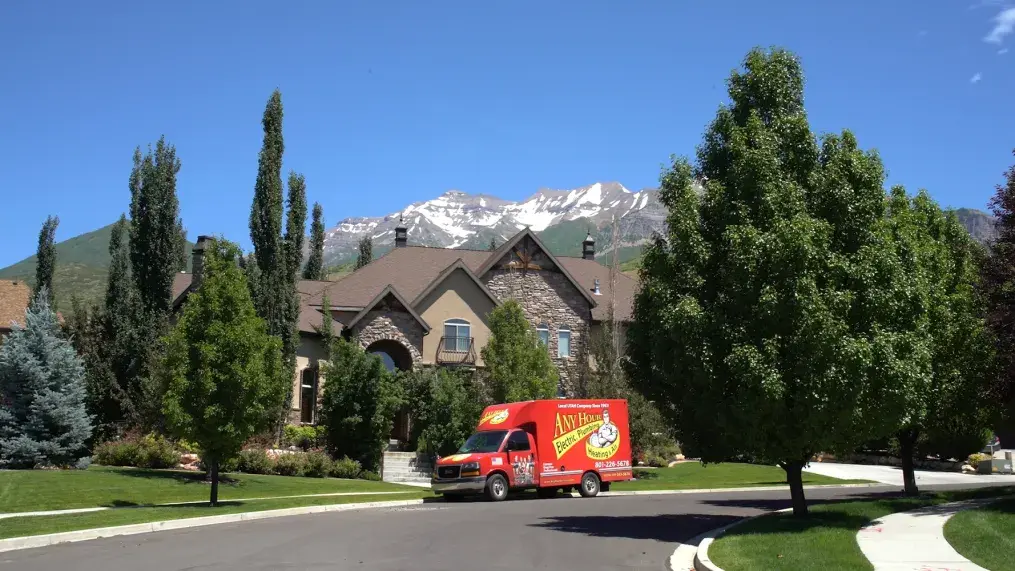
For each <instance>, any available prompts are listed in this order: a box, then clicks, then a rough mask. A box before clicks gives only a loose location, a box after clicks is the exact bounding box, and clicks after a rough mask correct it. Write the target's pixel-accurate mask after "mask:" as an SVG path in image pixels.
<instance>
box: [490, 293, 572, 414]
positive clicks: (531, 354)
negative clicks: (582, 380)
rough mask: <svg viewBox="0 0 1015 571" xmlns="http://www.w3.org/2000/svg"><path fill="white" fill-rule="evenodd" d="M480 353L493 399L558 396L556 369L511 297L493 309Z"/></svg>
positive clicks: (507, 400)
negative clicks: (488, 330) (484, 343)
mask: <svg viewBox="0 0 1015 571" xmlns="http://www.w3.org/2000/svg"><path fill="white" fill-rule="evenodd" d="M481 353H482V356H483V363H484V364H485V365H486V373H487V378H488V383H489V390H490V396H491V397H492V398H493V400H494V402H498V403H508V402H520V401H526V400H533V399H548V398H553V397H555V396H556V394H557V383H558V376H557V369H556V367H554V365H553V361H551V360H550V355H549V353H547V351H546V347H545V346H544V345H543V344H542V343H541V342H540V341H539V338H538V337H537V336H536V332H535V331H534V330H533V329H532V326H531V325H529V322H528V320H527V319H525V313H524V311H522V307H521V306H520V305H518V302H516V301H514V300H508V301H506V302H504V303H503V304H501V305H500V306H498V307H496V308H495V309H494V310H493V311H491V312H490V340H489V341H488V342H487V344H486V346H485V347H483V350H482V352H481Z"/></svg>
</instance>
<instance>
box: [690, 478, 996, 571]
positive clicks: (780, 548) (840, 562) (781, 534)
mask: <svg viewBox="0 0 1015 571" xmlns="http://www.w3.org/2000/svg"><path fill="white" fill-rule="evenodd" d="M1012 492H1015V488H1011V487H1004V488H997V487H995V488H981V489H978V490H967V491H960V492H939V493H929V494H923V495H921V496H919V497H916V498H904V497H901V496H900V497H897V498H886V499H877V500H869V501H852V502H841V503H832V504H823V505H816V506H812V507H811V509H810V514H809V515H808V517H806V518H800V519H797V518H795V517H793V515H792V514H791V513H778V514H771V515H767V516H763V517H760V518H758V519H755V520H752V521H749V522H747V523H745V524H743V525H740V526H737V527H735V528H733V529H731V530H730V531H729V533H728V534H726V535H724V536H722V537H720V538H719V539H718V540H716V541H715V542H714V543H713V544H712V547H711V548H709V550H708V556H709V558H710V559H712V561H713V562H714V563H715V564H716V565H718V566H719V567H722V568H723V569H725V570H726V571H739V570H745V571H746V570H753V569H765V570H766V571H769V570H772V571H782V570H785V571H789V570H793V571H797V570H805V569H806V570H811V569H835V570H836V571H839V570H843V571H850V570H861V569H862V570H866V571H869V570H870V569H872V567H871V564H870V562H869V561H867V558H866V557H864V555H863V553H862V552H861V551H860V546H859V545H858V544H857V542H856V534H857V532H858V531H859V530H860V528H861V527H863V526H864V525H866V524H867V523H869V522H870V521H872V520H875V519H877V518H879V517H883V516H886V515H888V514H891V513H895V512H900V511H908V510H912V509H917V508H921V507H924V506H929V505H934V504H940V503H945V502H951V501H957V500H964V499H970V498H975V497H990V496H997V495H1003V494H1010V493H1012ZM1009 553H1010V552H1009ZM991 569H993V568H991Z"/></svg>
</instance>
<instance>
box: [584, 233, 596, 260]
mask: <svg viewBox="0 0 1015 571" xmlns="http://www.w3.org/2000/svg"><path fill="white" fill-rule="evenodd" d="M582 258H584V259H586V260H595V259H596V241H595V239H594V238H593V237H592V232H589V233H588V235H587V236H585V240H583V241H582Z"/></svg>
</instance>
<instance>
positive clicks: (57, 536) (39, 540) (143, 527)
mask: <svg viewBox="0 0 1015 571" xmlns="http://www.w3.org/2000/svg"><path fill="white" fill-rule="evenodd" d="M422 503H423V500H422V499H419V500H394V501H388V502H363V503H348V504H328V505H320V506H303V507H298V508H285V509H279V510H264V511H258V512H246V513H236V514H225V515H216V516H206V517H195V518H189V519H173V520H167V521H155V522H149V523H138V524H132V525H120V526H116V527H102V528H97V529H83V530H80V531H68V532H64V533H51V534H47V535H31V536H28V537H12V538H10V539H3V540H0V552H4V551H15V550H18V549H32V548H36V547H46V546H49V545H57V544H60V543H73V542H78V541H87V540H90V539H101V538H104V537H116V536H121V535H136V534H139V533H152V532H156V531H169V530H173V529H185V528H189V527H202V526H207V525H217V524H222V523H235V522H240V521H253V520H258V519H270V518H276V517H287V516H293V515H305V514H314V513H324V512H340V511H349V510H362V509H370V508H390V507H401V506H413V505H421V504H422Z"/></svg>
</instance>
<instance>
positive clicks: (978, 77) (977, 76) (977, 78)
mask: <svg viewBox="0 0 1015 571" xmlns="http://www.w3.org/2000/svg"><path fill="white" fill-rule="evenodd" d="M981 79H983V74H982V73H980V72H976V73H975V74H974V75H973V77H970V78H969V83H979V81H980V80H981Z"/></svg>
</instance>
